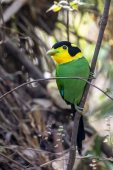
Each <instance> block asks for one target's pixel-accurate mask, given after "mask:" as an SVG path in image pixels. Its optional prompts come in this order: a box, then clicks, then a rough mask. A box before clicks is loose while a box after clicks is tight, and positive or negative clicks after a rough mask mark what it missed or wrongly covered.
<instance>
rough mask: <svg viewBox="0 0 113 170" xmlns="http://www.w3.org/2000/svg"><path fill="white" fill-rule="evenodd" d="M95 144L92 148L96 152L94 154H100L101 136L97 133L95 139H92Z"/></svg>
mask: <svg viewBox="0 0 113 170" xmlns="http://www.w3.org/2000/svg"><path fill="white" fill-rule="evenodd" d="M94 142H95V145H94V149H95V152H96V155H98V156H100V155H101V143H102V142H101V138H100V136H99V135H97V137H96V139H95V140H94Z"/></svg>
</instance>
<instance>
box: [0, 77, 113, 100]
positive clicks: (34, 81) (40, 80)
mask: <svg viewBox="0 0 113 170" xmlns="http://www.w3.org/2000/svg"><path fill="white" fill-rule="evenodd" d="M55 79H80V80H83V81H85V82H86V83H88V84H89V85H91V86H93V87H95V88H96V89H98V90H99V91H101V92H102V93H104V94H105V95H106V96H108V97H109V98H110V99H111V100H113V98H112V97H110V96H109V95H108V94H107V93H106V92H104V91H103V90H101V89H100V88H99V87H97V86H95V85H93V84H92V83H90V82H89V81H87V80H85V79H87V78H85V77H83V78H82V77H52V78H44V79H36V80H33V81H29V82H27V83H23V84H21V85H20V86H17V87H15V88H14V89H12V90H10V91H8V92H7V93H5V94H3V95H2V96H0V99H2V98H3V97H5V96H7V95H8V94H10V93H12V92H13V91H16V90H18V89H19V88H21V87H23V86H26V85H28V84H31V83H36V82H42V81H47V80H55ZM89 79H95V78H89Z"/></svg>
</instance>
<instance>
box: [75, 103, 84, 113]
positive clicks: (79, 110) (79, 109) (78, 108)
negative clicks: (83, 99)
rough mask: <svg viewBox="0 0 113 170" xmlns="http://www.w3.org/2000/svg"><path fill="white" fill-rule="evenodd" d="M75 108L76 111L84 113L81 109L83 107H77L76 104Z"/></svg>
mask: <svg viewBox="0 0 113 170" xmlns="http://www.w3.org/2000/svg"><path fill="white" fill-rule="evenodd" d="M75 109H76V110H77V112H78V113H80V114H83V113H84V111H83V110H84V108H82V107H79V106H77V105H76V106H75Z"/></svg>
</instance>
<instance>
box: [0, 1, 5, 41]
mask: <svg viewBox="0 0 113 170" xmlns="http://www.w3.org/2000/svg"><path fill="white" fill-rule="evenodd" d="M0 13H1V18H2V22H3V27H5V21H4V17H3V11H2V6H1V3H0ZM4 42H5V28H3V39H2V40H1V41H0V44H2V43H4Z"/></svg>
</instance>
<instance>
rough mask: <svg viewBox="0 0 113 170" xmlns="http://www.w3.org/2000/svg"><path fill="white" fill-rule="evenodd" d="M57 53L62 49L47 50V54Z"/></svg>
mask: <svg viewBox="0 0 113 170" xmlns="http://www.w3.org/2000/svg"><path fill="white" fill-rule="evenodd" d="M56 53H60V51H58V50H49V51H47V53H46V54H48V55H51V56H54V55H55V54H56Z"/></svg>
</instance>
